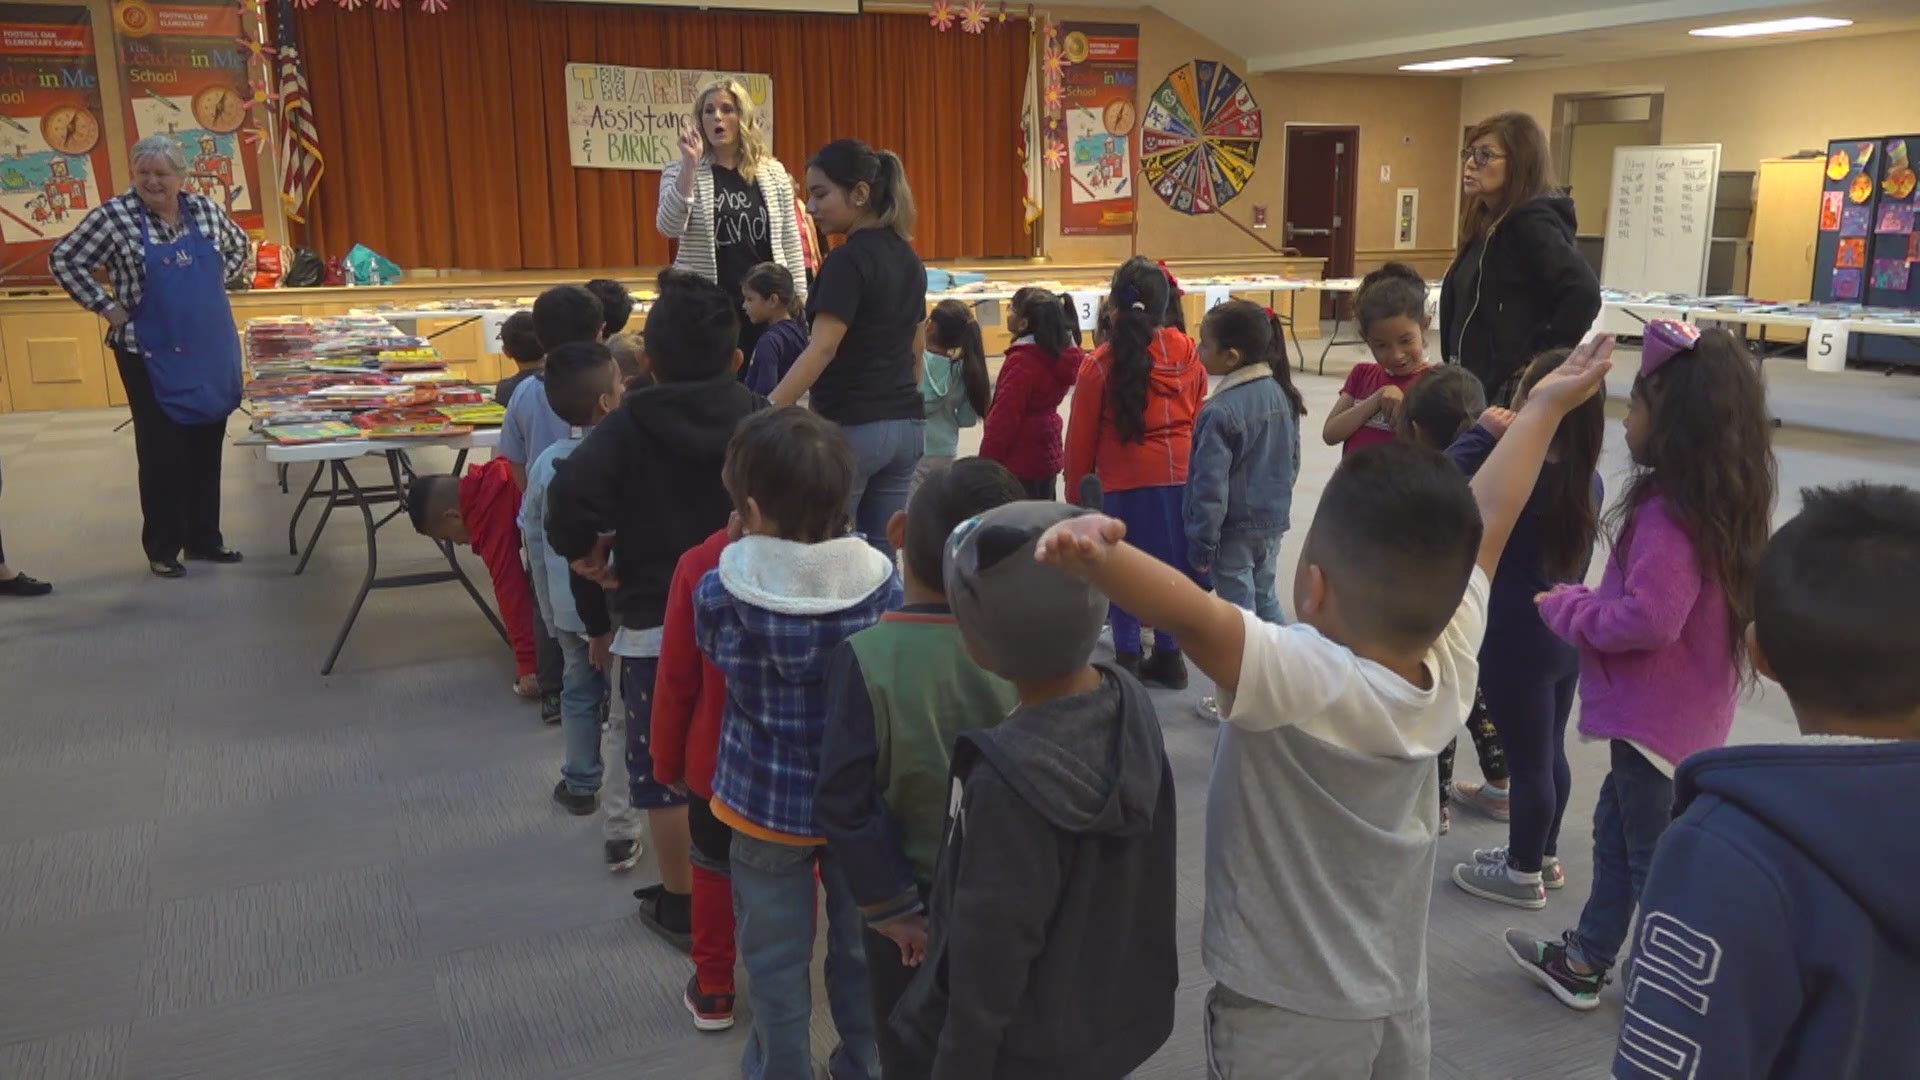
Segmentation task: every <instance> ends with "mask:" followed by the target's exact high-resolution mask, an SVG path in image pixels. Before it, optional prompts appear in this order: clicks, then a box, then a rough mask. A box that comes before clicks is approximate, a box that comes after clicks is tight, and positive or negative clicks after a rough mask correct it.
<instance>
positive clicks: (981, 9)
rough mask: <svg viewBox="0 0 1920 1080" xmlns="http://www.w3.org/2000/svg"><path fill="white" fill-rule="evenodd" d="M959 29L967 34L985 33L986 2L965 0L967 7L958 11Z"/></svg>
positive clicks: (982, 0) (984, 0)
mask: <svg viewBox="0 0 1920 1080" xmlns="http://www.w3.org/2000/svg"><path fill="white" fill-rule="evenodd" d="M960 29H962V30H964V31H966V32H967V33H969V34H980V33H984V32H985V31H986V29H987V0H967V6H966V7H964V8H962V9H961V11H960Z"/></svg>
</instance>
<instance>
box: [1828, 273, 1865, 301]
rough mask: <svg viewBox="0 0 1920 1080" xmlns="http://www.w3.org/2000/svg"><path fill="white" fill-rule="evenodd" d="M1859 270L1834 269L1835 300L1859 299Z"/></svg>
mask: <svg viewBox="0 0 1920 1080" xmlns="http://www.w3.org/2000/svg"><path fill="white" fill-rule="evenodd" d="M1862 273H1863V271H1860V270H1835V271H1834V272H1833V298H1834V299H1835V300H1858V299H1860V275H1861V274H1862Z"/></svg>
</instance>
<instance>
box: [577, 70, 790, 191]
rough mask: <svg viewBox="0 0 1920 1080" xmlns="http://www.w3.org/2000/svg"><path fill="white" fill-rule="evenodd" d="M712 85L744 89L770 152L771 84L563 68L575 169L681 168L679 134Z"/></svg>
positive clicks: (708, 74) (749, 77) (757, 79)
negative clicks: (675, 165) (720, 82)
mask: <svg viewBox="0 0 1920 1080" xmlns="http://www.w3.org/2000/svg"><path fill="white" fill-rule="evenodd" d="M717 79H735V80H738V81H739V83H740V84H741V85H742V86H744V87H746V88H747V96H748V97H750V98H752V99H753V106H754V111H755V113H757V114H758V119H759V124H760V132H761V134H762V136H763V137H764V138H765V139H766V143H767V145H768V146H772V145H773V76H771V75H755V74H750V73H743V72H716V71H694V70H689V69H684V68H635V67H620V66H618V65H615V64H568V65H567V79H566V86H567V149H568V154H569V156H570V157H571V159H572V161H573V167H574V168H576V169H633V170H641V171H646V172H659V171H660V170H661V169H664V168H666V167H667V166H668V165H670V164H672V163H673V162H676V161H678V160H680V127H681V125H682V124H685V123H687V122H688V121H690V120H691V119H692V118H693V103H694V101H695V100H697V99H698V98H699V97H700V91H702V90H704V89H706V88H707V86H708V85H709V84H711V83H712V82H714V81H715V80H717Z"/></svg>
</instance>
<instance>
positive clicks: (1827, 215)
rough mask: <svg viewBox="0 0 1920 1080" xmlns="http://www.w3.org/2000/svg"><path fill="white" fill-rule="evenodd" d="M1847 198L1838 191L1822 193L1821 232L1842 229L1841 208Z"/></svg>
mask: <svg viewBox="0 0 1920 1080" xmlns="http://www.w3.org/2000/svg"><path fill="white" fill-rule="evenodd" d="M1845 201H1846V196H1845V195H1844V194H1842V193H1840V192H1838V191H1823V192H1821V193H1820V231H1821V232H1832V231H1833V230H1835V229H1837V228H1839V227H1840V206H1841V204H1842V203H1843V202H1845Z"/></svg>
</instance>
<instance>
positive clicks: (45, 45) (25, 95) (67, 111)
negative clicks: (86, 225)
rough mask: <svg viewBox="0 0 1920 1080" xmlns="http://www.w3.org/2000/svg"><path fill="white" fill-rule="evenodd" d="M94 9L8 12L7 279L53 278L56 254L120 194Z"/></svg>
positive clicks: (1, 186) (0, 38)
mask: <svg viewBox="0 0 1920 1080" xmlns="http://www.w3.org/2000/svg"><path fill="white" fill-rule="evenodd" d="M105 115H106V112H105V109H104V108H103V106H102V103H101V99H100V70H99V65H98V63H97V61H96V60H95V59H94V38H93V24H92V19H91V17H90V16H89V14H88V12H87V9H86V8H79V7H67V6H62V5H52V4H7V5H6V6H5V7H4V9H0V281H5V282H8V283H13V282H20V283H27V282H45V281H50V280H52V276H51V274H49V272H48V270H47V252H49V251H51V250H52V248H53V245H54V243H55V242H56V241H58V240H59V239H60V238H61V237H63V236H65V235H67V234H68V233H70V232H72V231H73V230H74V228H75V227H76V226H78V225H79V224H80V219H81V218H84V217H86V216H87V212H88V211H89V210H92V209H93V208H94V207H96V206H99V205H100V202H101V200H102V199H103V198H105V197H107V196H108V195H110V194H111V193H112V182H111V179H110V167H109V164H108V157H107V140H106V139H105V138H103V137H102V135H103V128H104V126H105V120H104V119H103V118H104V117H105Z"/></svg>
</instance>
